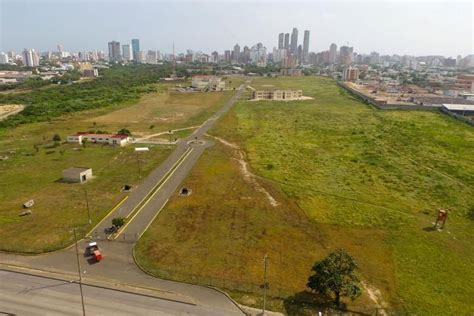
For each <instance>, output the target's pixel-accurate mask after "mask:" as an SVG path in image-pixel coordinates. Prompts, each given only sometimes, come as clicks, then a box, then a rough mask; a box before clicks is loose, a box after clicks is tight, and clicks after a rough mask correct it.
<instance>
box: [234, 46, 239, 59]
mask: <svg viewBox="0 0 474 316" xmlns="http://www.w3.org/2000/svg"><path fill="white" fill-rule="evenodd" d="M239 62H240V46H239V44H235V46H234V63H239Z"/></svg>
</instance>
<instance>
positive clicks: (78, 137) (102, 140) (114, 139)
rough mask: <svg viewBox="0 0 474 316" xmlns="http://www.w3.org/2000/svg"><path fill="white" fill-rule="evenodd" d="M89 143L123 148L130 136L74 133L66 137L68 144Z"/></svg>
mask: <svg viewBox="0 0 474 316" xmlns="http://www.w3.org/2000/svg"><path fill="white" fill-rule="evenodd" d="M84 141H86V142H90V143H94V144H109V145H118V146H125V145H126V144H127V143H128V142H129V141H130V136H128V135H124V134H92V133H81V132H80V133H76V134H74V135H70V136H68V137H67V142H68V143H79V144H83V142H84Z"/></svg>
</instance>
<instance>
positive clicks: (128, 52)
mask: <svg viewBox="0 0 474 316" xmlns="http://www.w3.org/2000/svg"><path fill="white" fill-rule="evenodd" d="M132 56H133V55H132V49H131V47H130V45H129V44H125V45H122V58H123V60H126V61H130V60H132Z"/></svg>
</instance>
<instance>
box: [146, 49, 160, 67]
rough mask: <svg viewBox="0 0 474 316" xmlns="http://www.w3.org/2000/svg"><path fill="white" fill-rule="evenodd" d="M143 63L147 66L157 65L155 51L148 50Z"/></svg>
mask: <svg viewBox="0 0 474 316" xmlns="http://www.w3.org/2000/svg"><path fill="white" fill-rule="evenodd" d="M145 62H146V63H147V64H157V63H158V55H157V53H156V50H149V51H148V54H147V55H146V59H145Z"/></svg>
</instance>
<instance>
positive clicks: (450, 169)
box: [137, 77, 474, 315]
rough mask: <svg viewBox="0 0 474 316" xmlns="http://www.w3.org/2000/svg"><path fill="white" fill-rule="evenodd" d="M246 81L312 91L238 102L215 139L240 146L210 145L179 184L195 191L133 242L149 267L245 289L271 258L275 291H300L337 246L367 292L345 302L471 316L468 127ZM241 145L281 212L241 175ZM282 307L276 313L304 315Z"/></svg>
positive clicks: (318, 90)
mask: <svg viewBox="0 0 474 316" xmlns="http://www.w3.org/2000/svg"><path fill="white" fill-rule="evenodd" d="M251 85H252V86H253V87H255V88H258V87H259V86H260V87H261V86H262V85H274V86H277V87H284V88H300V89H303V92H304V95H308V96H311V97H313V98H314V99H313V100H308V101H297V102H283V103H281V102H267V101H262V102H246V101H241V102H239V103H238V104H237V105H236V107H235V108H234V110H232V111H231V112H229V114H228V115H226V117H224V118H223V119H222V120H221V121H220V122H218V125H217V126H216V128H215V129H214V130H213V131H211V134H213V135H215V136H218V137H221V138H223V139H225V140H226V141H228V142H232V143H234V144H236V145H238V146H239V147H240V148H241V149H242V152H240V153H239V151H238V150H236V149H233V148H231V147H229V146H225V145H223V144H222V143H220V142H218V141H216V142H217V144H218V145H216V146H215V147H213V148H212V149H210V150H209V151H207V152H206V153H205V154H204V156H203V157H202V158H201V160H200V161H199V162H198V165H197V166H196V167H195V168H194V170H193V171H192V173H191V174H190V176H189V177H188V178H187V180H186V181H185V184H184V185H185V186H187V187H190V188H192V189H193V194H192V195H191V196H190V197H186V198H184V197H178V196H175V197H174V198H173V199H172V200H171V201H170V203H169V204H168V206H167V207H166V208H165V210H164V211H163V212H162V213H161V215H160V216H159V217H158V218H157V219H156V220H155V222H154V223H153V225H152V226H151V227H150V229H149V230H148V231H147V233H145V235H144V237H143V239H142V240H141V241H140V243H139V245H138V247H137V253H138V255H139V260H140V262H141V263H142V264H143V265H144V266H145V267H146V269H148V270H150V271H151V272H153V273H155V274H157V275H160V276H163V277H168V278H174V279H178V280H186V281H189V282H200V283H206V284H209V283H214V284H216V285H217V286H221V287H224V288H233V289H234V290H241V291H243V292H245V290H246V289H245V286H244V285H242V284H247V283H254V284H259V283H261V282H262V258H263V255H264V254H268V255H269V257H270V265H269V281H270V286H271V288H273V289H284V290H285V291H286V292H289V293H293V295H295V296H299V295H302V294H301V292H302V291H304V290H305V282H306V279H307V277H308V275H309V273H310V269H311V266H312V264H313V263H314V261H315V260H318V259H321V258H323V257H324V256H325V255H327V253H328V252H330V251H331V250H333V249H335V248H338V247H341V248H344V249H346V250H347V251H348V252H349V253H350V254H352V255H353V256H354V257H355V258H356V260H357V261H358V262H359V266H360V276H361V278H362V279H363V280H364V282H365V283H366V286H367V287H368V288H369V290H365V291H364V292H365V295H364V296H363V297H362V298H361V299H359V300H357V301H355V302H350V301H348V302H347V303H348V305H347V307H348V308H349V309H351V310H358V311H368V310H369V309H370V308H373V307H375V306H382V307H386V308H388V309H389V310H396V311H400V310H404V311H408V312H410V313H416V314H418V315H442V314H443V315H446V314H450V315H465V314H470V313H472V312H473V311H474V302H473V300H472V297H474V285H473V284H474V276H473V274H472V270H473V268H474V243H473V237H472V236H473V232H474V228H473V225H472V224H473V215H472V214H473V213H474V210H473V208H474V202H473V200H472V196H474V164H473V157H474V131H473V130H472V127H470V126H468V125H466V124H463V123H461V122H459V121H456V120H454V119H452V118H450V117H448V116H445V115H443V114H440V113H437V112H421V111H378V110H374V109H372V108H370V107H368V106H366V105H364V104H362V103H360V102H359V101H357V100H355V99H353V98H352V97H351V96H350V95H348V94H347V93H346V92H344V91H342V90H341V89H339V88H338V87H337V86H336V85H335V83H334V82H333V81H332V80H329V79H325V78H315V77H312V78H308V77H306V78H278V79H263V78H256V79H254V80H253V82H252V84H251ZM241 153H243V155H244V156H243V157H244V158H245V160H246V161H247V162H248V163H249V170H250V172H253V173H254V174H256V175H257V177H256V178H254V179H256V181H257V182H258V183H259V185H260V186H261V187H263V188H264V190H266V192H267V193H268V194H269V195H271V196H273V198H274V199H275V200H276V201H277V202H278V203H279V206H277V207H273V206H272V205H271V204H270V201H269V198H268V196H267V195H266V194H264V193H262V190H259V189H258V187H256V184H255V181H251V180H249V179H248V177H246V176H245V174H244V172H243V170H242V163H241V162H239V161H238V160H239V155H240V154H241ZM440 207H442V208H447V209H449V210H450V214H449V218H448V223H447V227H446V228H445V230H444V231H442V232H439V231H434V230H432V229H431V228H432V226H433V224H432V223H433V221H434V219H435V214H436V211H437V209H438V208H440ZM203 263H204V264H203ZM213 278H214V279H213ZM223 279H225V280H226V282H227V283H224V282H223ZM209 281H211V282H209ZM248 289H251V290H252V291H253V292H255V293H258V292H259V291H258V289H254V288H250V287H248ZM369 292H370V294H371V295H372V298H371V297H370V295H368V294H369ZM231 293H232V294H233V295H235V297H237V298H238V299H239V300H240V301H241V302H243V303H246V304H257V305H258V303H259V301H258V298H257V297H256V296H255V295H251V294H244V295H243V294H242V292H235V291H231ZM290 301H291V299H289V300H288V299H287V300H282V301H279V302H278V301H273V304H274V305H273V308H275V309H278V310H286V311H287V312H291V313H294V314H304V313H305V311H304V310H297V311H296V312H295V310H294V308H295V307H294V306H293V305H292V304H291V303H289V302H290ZM308 313H310V312H308Z"/></svg>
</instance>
